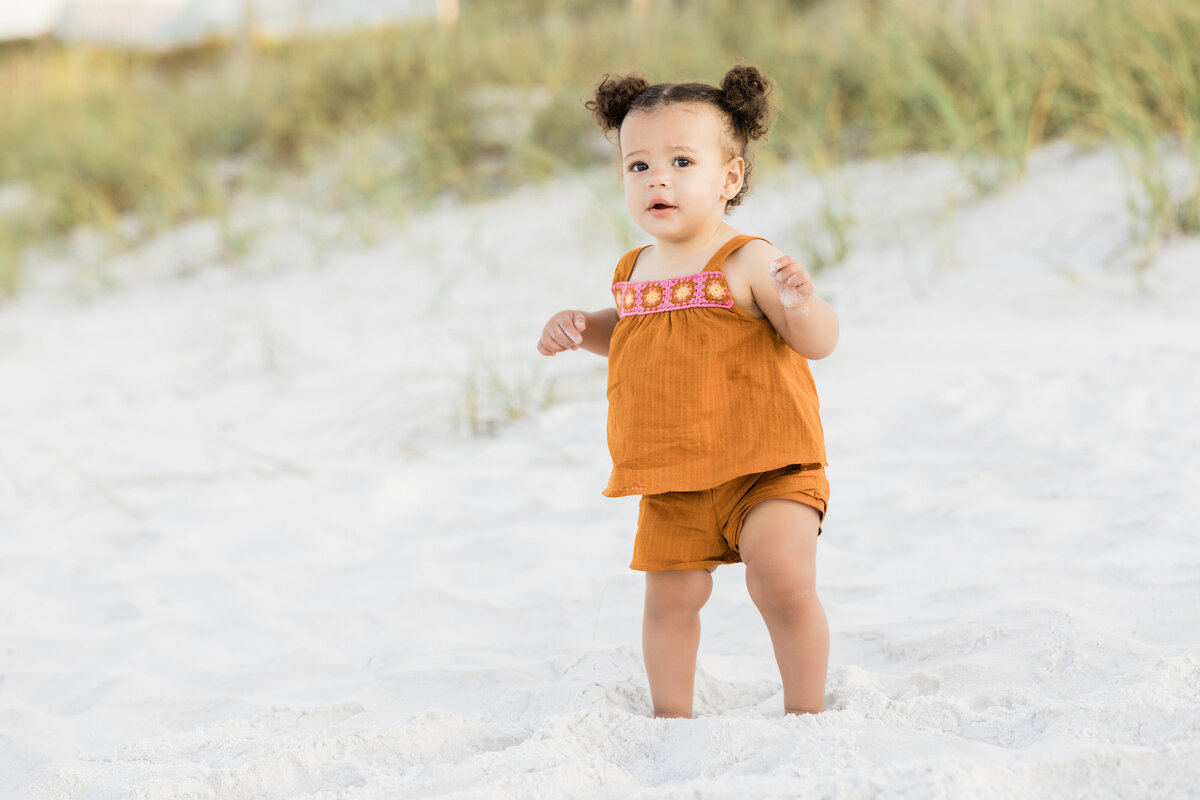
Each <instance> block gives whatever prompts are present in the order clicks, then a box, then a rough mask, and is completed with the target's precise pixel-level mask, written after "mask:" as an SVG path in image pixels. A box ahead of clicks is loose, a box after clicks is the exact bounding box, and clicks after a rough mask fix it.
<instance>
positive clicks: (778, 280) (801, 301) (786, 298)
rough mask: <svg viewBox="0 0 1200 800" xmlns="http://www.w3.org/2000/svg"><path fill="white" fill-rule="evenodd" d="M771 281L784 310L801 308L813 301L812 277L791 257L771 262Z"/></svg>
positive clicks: (781, 257)
mask: <svg viewBox="0 0 1200 800" xmlns="http://www.w3.org/2000/svg"><path fill="white" fill-rule="evenodd" d="M771 281H772V282H773V283H774V284H775V291H777V292H779V299H780V301H781V302H782V303H783V307H784V308H801V307H802V306H805V305H807V304H808V301H809V300H811V299H812V296H813V290H814V287H813V282H812V277H811V276H809V274H808V270H806V269H805V268H804V267H802V266H801V265H800V262H799V261H797V260H796V259H794V258H792V257H791V256H780V257H779V258H777V259H775V260H774V261H772V262H771Z"/></svg>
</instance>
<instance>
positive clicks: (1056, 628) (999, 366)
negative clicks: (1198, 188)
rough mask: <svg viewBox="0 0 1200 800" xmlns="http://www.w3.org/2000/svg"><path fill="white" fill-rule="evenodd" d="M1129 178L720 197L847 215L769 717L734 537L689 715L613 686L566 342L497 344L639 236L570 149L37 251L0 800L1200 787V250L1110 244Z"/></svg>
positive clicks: (623, 533) (617, 681)
mask: <svg viewBox="0 0 1200 800" xmlns="http://www.w3.org/2000/svg"><path fill="white" fill-rule="evenodd" d="M1127 200H1128V198H1127V183H1126V180H1125V178H1124V177H1123V175H1122V173H1121V170H1120V168H1119V162H1118V160H1117V159H1116V158H1115V157H1114V156H1113V155H1112V154H1111V153H1108V152H1104V151H1098V152H1091V153H1081V152H1077V151H1075V150H1073V149H1071V148H1070V147H1067V146H1051V147H1048V148H1044V149H1042V150H1039V151H1038V152H1037V153H1035V154H1034V157H1033V159H1032V161H1031V165H1030V169H1029V173H1028V175H1027V176H1025V177H1024V178H1021V179H1020V180H1016V181H1014V182H1012V183H1006V184H1003V185H1001V186H999V187H998V188H996V189H995V190H993V191H990V192H986V193H981V192H980V191H978V190H977V189H976V188H974V187H973V186H972V184H971V183H970V182H969V181H968V180H966V178H965V177H964V174H963V172H962V170H960V169H959V168H958V167H957V166H956V165H955V164H954V163H953V162H950V161H948V160H945V159H941V158H938V157H932V156H921V157H913V158H907V159H898V160H893V161H874V162H865V163H860V164H853V165H849V166H847V167H844V168H842V169H841V170H839V171H836V172H833V173H830V174H827V175H823V176H814V175H811V174H807V173H804V172H803V171H801V170H799V169H792V168H780V169H778V170H776V171H775V172H765V173H764V174H763V177H762V178H761V183H760V185H759V186H758V187H756V188H755V190H754V191H753V192H752V193H751V195H750V196H749V198H748V199H747V203H746V206H745V208H743V209H739V210H738V211H737V213H736V214H735V216H734V217H733V219H732V220H731V221H732V223H733V224H734V225H735V226H737V227H740V228H742V229H743V230H746V231H748V232H752V233H757V234H761V235H764V236H766V237H768V238H770V239H771V240H772V241H774V242H775V243H776V244H777V245H779V246H780V247H781V248H782V249H784V250H785V251H787V252H792V253H795V254H796V255H798V256H799V255H801V254H802V249H803V246H804V243H805V242H807V241H812V240H811V239H809V238H808V231H810V230H811V229H812V226H813V225H814V224H816V223H815V221H816V220H818V219H819V218H820V215H821V214H822V211H823V210H830V211H832V212H833V213H834V214H835V216H837V217H838V218H840V219H842V220H843V222H844V223H845V226H846V229H847V232H848V236H849V249H848V256H847V257H846V259H845V261H844V263H841V264H839V265H837V266H832V267H829V268H827V269H825V270H822V271H821V272H819V273H818V275H817V277H816V283H817V287H818V291H819V292H820V293H821V294H822V295H823V296H825V297H826V298H827V299H828V300H829V301H830V302H831V303H832V304H833V306H834V307H835V308H836V309H837V311H838V313H839V315H840V319H841V326H842V338H841V342H840V344H839V346H838V349H837V351H836V352H835V353H834V354H833V355H832V356H831V357H830V358H828V359H826V360H824V361H821V362H815V363H814V364H813V365H812V366H813V372H814V375H815V377H816V380H817V385H818V389H819V391H820V393H821V398H822V416H823V419H824V423H825V431H826V438H827V442H828V449H829V461H830V467H829V471H828V474H829V477H830V480H831V483H832V498H831V505H830V509H829V513H828V516H827V518H826V521H825V533H824V535H823V536H822V537H821V542H820V548H819V553H818V570H819V574H818V586H819V591H820V594H821V597H822V600H823V602H824V604H825V608H826V610H827V613H828V616H829V621H830V627H831V631H832V655H831V664H830V673H829V683H828V706H829V710H828V711H827V712H826V713H824V714H821V715H818V716H813V717H803V718H801V717H785V716H784V715H783V713H782V694H781V690H780V686H779V680H778V672H777V670H776V666H775V663H774V660H773V657H772V654H771V648H770V642H769V639H768V637H767V634H766V630H765V628H764V626H763V624H762V621H761V618H760V617H759V616H758V614H757V613H756V611H755V609H754V607H753V606H752V604H751V603H750V600H749V598H748V596H747V594H746V590H745V585H744V582H743V568H742V567H740V566H726V567H722V568H720V569H718V570H717V571H716V573H715V575H714V579H715V583H716V586H715V589H714V593H713V597H712V600H711V601H710V602H709V604H708V605H707V606H706V607H705V608H704V610H703V612H702V625H703V635H702V640H701V645H700V655H699V668H698V677H697V702H696V718H695V719H692V720H655V719H652V718H650V716H649V714H650V703H649V696H648V691H647V688H646V682H645V674H644V671H643V668H642V665H641V654H640V622H641V601H642V584H643V581H642V576H641V575H640V574H639V573H636V572H633V571H631V570H629V569H628V567H627V564H628V562H629V556H630V551H631V546H632V539H633V532H634V525H635V523H636V507H637V499H636V498H622V499H619V500H610V499H607V498H604V497H602V496H601V495H600V490H601V488H603V486H604V484H605V480H606V477H607V470H608V466H609V462H608V454H607V449H606V446H605V440H604V427H605V413H606V409H605V397H604V370H605V365H604V361H603V359H600V358H597V357H595V356H592V355H590V354H587V353H582V352H580V353H565V354H562V355H559V356H557V357H555V358H553V359H546V358H541V357H539V356H538V355H537V354H536V353H535V350H534V342H535V341H536V339H537V336H538V334H539V332H540V330H541V326H542V324H543V323H544V321H545V319H546V318H547V317H548V316H549V315H550V314H552V313H553V312H555V311H557V310H559V309H561V308H569V307H583V308H599V307H602V306H604V305H607V304H609V303H610V297H609V295H608V289H607V286H608V282H609V279H610V276H611V273H612V268H613V266H614V265H615V263H616V259H617V257H618V256H619V255H620V254H621V253H622V252H624V250H625V249H627V248H628V247H630V246H633V245H635V244H638V243H641V242H642V239H641V238H640V237H639V236H638V235H637V232H636V231H633V230H632V229H631V228H630V225H629V223H628V222H626V221H625V217H626V215H625V212H624V208H623V202H622V198H621V196H620V191H619V188H618V186H617V184H616V181H615V179H614V177H613V176H612V175H611V174H610V173H609V172H607V171H599V172H595V173H589V174H585V175H581V176H578V177H575V178H569V179H563V180H561V181H558V182H555V183H552V184H547V185H543V186H538V187H532V188H528V189H524V190H521V191H519V192H517V193H515V194H514V195H512V196H510V197H507V198H505V199H502V200H498V201H495V202H492V203H488V204H484V205H475V206H462V205H454V204H445V205H442V206H439V207H437V208H434V209H431V210H428V211H424V212H421V213H420V214H417V215H415V216H413V217H410V218H409V219H408V220H407V221H406V222H404V223H403V224H400V225H397V226H395V227H394V228H393V229H388V230H385V231H384V232H383V233H382V234H381V235H379V236H378V237H377V238H376V239H375V240H374V241H372V242H370V243H360V244H354V243H352V242H351V243H346V242H342V243H338V242H337V241H336V240H322V239H320V237H319V236H318V235H317V234H313V233H312V231H313V230H316V229H319V228H320V226H319V225H318V226H314V225H312V224H310V221H305V220H309V217H308V216H306V214H308V213H309V212H305V211H304V210H303V209H299V210H296V211H295V215H296V216H295V218H294V219H292V220H291V221H289V218H288V215H287V214H286V213H285V214H283V215H281V216H280V215H277V217H276V218H275V219H276V221H275V222H274V223H273V225H274V227H273V228H272V229H271V232H270V233H269V235H265V236H264V237H262V239H260V240H258V241H257V243H256V244H255V245H254V246H253V247H252V248H251V249H250V252H249V253H248V254H246V255H244V256H243V257H241V258H240V260H239V262H238V263H236V264H229V263H225V261H226V260H228V259H226V258H224V257H223V256H222V255H221V253H220V248H218V247H216V246H215V245H214V244H213V242H214V241H215V239H214V237H216V236H217V233H215V232H214V230H215V226H216V223H212V224H211V225H207V224H205V223H196V224H193V225H191V226H186V227H185V228H181V229H179V230H176V231H171V232H168V233H166V234H164V235H163V236H162V237H161V238H160V239H159V240H158V241H156V242H152V243H150V244H149V245H147V246H146V247H144V248H141V249H140V250H138V251H137V252H135V253H132V254H126V255H123V256H121V257H120V258H115V259H111V260H105V261H104V262H103V263H101V264H99V265H96V264H93V265H92V271H91V272H90V273H88V274H89V275H91V277H90V278H88V279H87V280H85V279H84V278H82V277H80V275H81V272H80V270H81V268H80V267H79V265H78V264H77V263H76V261H77V259H75V260H73V259H72V257H71V255H70V253H68V254H67V255H65V256H60V257H58V260H57V262H55V260H54V258H51V257H49V256H46V257H45V260H46V263H44V264H42V265H41V268H40V269H39V270H38V271H37V272H36V274H35V275H33V276H32V277H31V280H30V285H29V287H28V289H27V290H26V291H25V292H24V293H23V294H22V295H21V296H20V297H19V298H17V299H16V300H13V301H9V302H6V303H5V304H4V305H3V306H0V386H2V387H3V391H2V392H0V419H3V420H4V423H5V424H4V427H5V431H4V435H3V436H2V437H0V796H3V797H6V798H7V797H13V798H35V799H37V800H50V799H51V798H54V799H55V800H57V799H58V798H95V799H96V800H99V799H100V798H106V799H107V798H114V799H115V798H139V799H141V800H167V799H168V798H170V799H172V800H175V799H178V798H213V799H214V800H217V799H219V800H241V799H242V798H246V799H248V798H314V799H316V798H321V799H322V800H327V799H330V798H399V797H403V798H418V797H439V798H508V797H512V798H562V797H578V798H683V797H687V798H784V797H811V798H818V797H828V798H871V797H885V798H901V797H904V798H908V797H912V798H923V799H925V798H937V797H947V798H1029V797H1038V798H1051V797H1064V798H1066V797H1079V798H1084V797H1086V798H1117V797H1120V798H1149V797H1154V798H1194V797H1197V796H1200V767H1198V766H1197V765H1198V764H1200V536H1198V535H1197V534H1198V533H1200V530H1198V524H1200V491H1198V489H1200V420H1198V416H1200V415H1198V414H1197V412H1198V411H1200V400H1198V398H1200V322H1198V321H1197V320H1198V319H1200V317H1197V314H1196V309H1197V307H1198V306H1200V238H1196V237H1192V238H1175V239H1171V240H1168V241H1166V242H1164V243H1162V245H1161V246H1160V247H1159V248H1158V250H1157V252H1156V253H1155V255H1154V257H1153V260H1152V262H1151V263H1150V265H1149V266H1148V267H1147V268H1145V269H1141V270H1139V269H1137V267H1136V261H1137V260H1138V257H1139V254H1140V253H1141V252H1143V250H1142V249H1141V248H1140V247H1139V245H1138V244H1137V243H1136V242H1134V241H1132V240H1131V234H1130V229H1131V221H1130V216H1129V215H1130V208H1129V203H1128V202H1127ZM285 206H286V203H285ZM327 222H328V221H327ZM327 227H332V228H333V229H336V228H337V222H336V220H335V221H333V222H332V223H330V224H329V226H327ZM331 241H332V242H333V243H332V244H331V243H330V242H331ZM817 241H818V245H819V246H826V245H827V243H826V244H822V241H823V240H817ZM206 248H207V249H206ZM52 262H53V263H52ZM97 271H98V272H97ZM97 275H99V280H97ZM80 287H84V288H83V289H81V288H80ZM87 287H101V288H99V289H95V288H92V289H88V288H87Z"/></svg>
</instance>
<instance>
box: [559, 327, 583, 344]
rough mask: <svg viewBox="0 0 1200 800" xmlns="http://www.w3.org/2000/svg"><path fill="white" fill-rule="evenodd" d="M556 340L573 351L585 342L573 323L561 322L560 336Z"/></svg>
mask: <svg viewBox="0 0 1200 800" xmlns="http://www.w3.org/2000/svg"><path fill="white" fill-rule="evenodd" d="M554 339H555V341H556V342H558V343H559V344H561V345H562V346H563V347H569V348H571V349H572V350H574V349H575V348H577V347H579V343H580V342H582V341H583V337H582V336H580V335H579V332H578V331H577V330H575V323H573V322H560V323H559V324H558V335H557V336H555V337H554Z"/></svg>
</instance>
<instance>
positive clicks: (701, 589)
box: [646, 569, 712, 616]
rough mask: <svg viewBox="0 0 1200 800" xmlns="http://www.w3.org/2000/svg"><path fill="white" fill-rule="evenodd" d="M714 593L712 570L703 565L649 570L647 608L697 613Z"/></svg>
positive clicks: (665, 612) (662, 612) (653, 611)
mask: <svg viewBox="0 0 1200 800" xmlns="http://www.w3.org/2000/svg"><path fill="white" fill-rule="evenodd" d="M711 594H712V574H711V573H710V572H709V571H708V570H703V569H687V570H666V571H663V572H647V573H646V612H647V613H648V614H655V615H663V616H667V615H675V614H695V613H696V612H698V611H699V610H700V609H701V608H702V607H703V606H704V604H705V603H706V602H708V598H709V596H710V595H711Z"/></svg>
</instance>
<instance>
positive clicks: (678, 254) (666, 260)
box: [654, 220, 738, 267]
mask: <svg viewBox="0 0 1200 800" xmlns="http://www.w3.org/2000/svg"><path fill="white" fill-rule="evenodd" d="M737 233H738V232H737V230H736V229H735V228H734V227H733V226H732V225H730V224H728V223H727V222H725V221H724V220H721V221H719V222H718V223H717V224H716V225H715V226H713V227H712V228H711V229H710V230H708V231H707V232H705V233H702V234H700V235H697V236H691V237H688V238H687V239H680V240H675V241H671V240H667V239H657V238H656V239H655V240H654V241H655V248H654V249H655V250H656V251H657V252H656V253H655V254H654V255H655V261H657V262H658V263H659V264H662V265H670V266H677V267H688V266H689V265H693V264H697V263H699V264H705V263H708V260H709V258H711V257H712V254H713V253H715V252H716V251H717V248H719V247H720V246H721V245H723V244H725V242H727V241H729V239H731V238H732V237H734V236H736V235H737Z"/></svg>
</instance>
